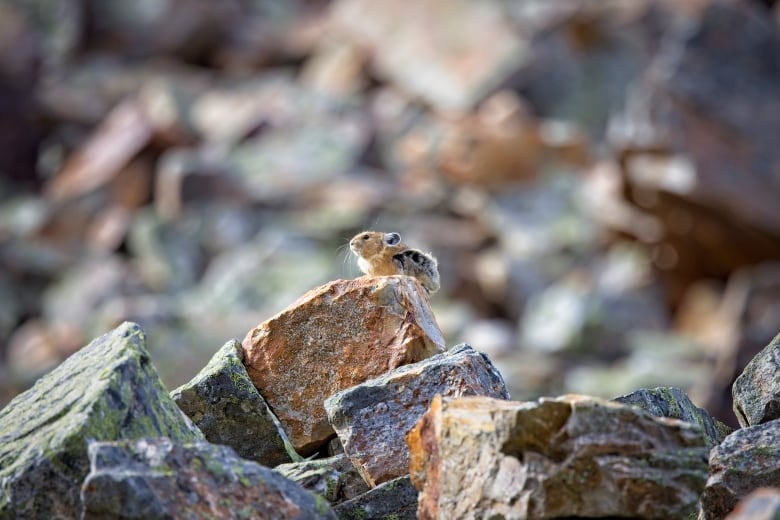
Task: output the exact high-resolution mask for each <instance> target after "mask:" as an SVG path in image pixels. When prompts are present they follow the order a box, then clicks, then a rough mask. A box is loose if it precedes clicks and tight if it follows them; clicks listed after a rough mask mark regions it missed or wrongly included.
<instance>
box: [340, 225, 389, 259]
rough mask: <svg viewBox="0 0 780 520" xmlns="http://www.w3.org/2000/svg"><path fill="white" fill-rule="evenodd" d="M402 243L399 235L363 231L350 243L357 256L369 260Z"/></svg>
mask: <svg viewBox="0 0 780 520" xmlns="http://www.w3.org/2000/svg"><path fill="white" fill-rule="evenodd" d="M400 243H401V235H399V234H398V233H382V232H381V231H363V232H361V233H358V234H357V235H355V236H354V237H352V240H350V241H349V248H350V249H351V250H352V252H353V253H355V254H356V255H357V256H360V257H363V258H367V257H371V256H374V255H377V254H380V253H382V252H383V251H385V250H386V249H388V248H393V247H395V246H397V245H398V244H400Z"/></svg>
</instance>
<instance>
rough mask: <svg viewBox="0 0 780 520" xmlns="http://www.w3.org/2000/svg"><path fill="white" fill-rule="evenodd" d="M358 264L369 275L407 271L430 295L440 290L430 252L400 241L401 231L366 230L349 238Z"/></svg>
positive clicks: (435, 262)
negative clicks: (427, 252)
mask: <svg viewBox="0 0 780 520" xmlns="http://www.w3.org/2000/svg"><path fill="white" fill-rule="evenodd" d="M349 248H350V249H351V250H352V252H353V253H354V254H355V256H357V263H358V267H359V268H360V270H361V271H363V272H364V273H365V274H366V275H368V276H387V275H394V274H405V275H407V276H412V277H414V278H417V280H418V281H419V282H420V284H421V285H422V286H423V288H424V289H425V290H426V291H427V292H428V294H433V293H435V292H436V291H438V290H439V269H438V263H437V261H436V258H434V257H433V255H431V254H426V253H423V252H422V251H419V250H417V249H412V248H410V247H408V246H407V245H406V244H404V243H403V242H401V235H399V234H398V233H382V232H381V231H363V232H361V233H358V234H357V235H355V236H354V237H353V238H352V240H350V241H349Z"/></svg>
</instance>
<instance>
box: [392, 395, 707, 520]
mask: <svg viewBox="0 0 780 520" xmlns="http://www.w3.org/2000/svg"><path fill="white" fill-rule="evenodd" d="M407 439H408V442H409V448H410V453H411V463H410V474H411V478H412V482H413V483H414V485H415V487H416V488H417V489H419V490H420V492H421V493H420V501H419V509H418V518H420V519H432V518H502V517H503V518H557V517H568V516H573V517H580V516H583V517H610V516H612V517H615V516H616V517H632V518H669V519H671V518H687V517H688V516H689V515H691V514H695V512H696V506H697V502H698V498H699V493H700V492H701V490H702V488H703V487H704V483H705V481H706V478H707V466H706V461H707V452H708V448H707V447H706V445H705V443H704V440H703V438H702V436H701V434H700V432H699V430H698V428H696V427H695V426H693V425H691V424H689V423H687V422H683V421H678V420H675V419H666V418H658V417H653V416H651V415H650V414H648V413H646V412H644V411H643V410H640V409H638V408H636V407H632V406H626V405H622V404H618V403H614V402H610V401H604V400H601V399H596V398H592V397H586V396H576V395H569V396H563V397H559V398H556V399H547V398H543V399H540V400H539V401H536V402H522V403H521V402H512V401H502V400H497V399H492V398H489V397H459V398H454V399H448V398H440V397H436V398H435V399H434V400H433V403H432V404H431V408H430V409H429V410H428V411H427V412H426V413H425V415H424V416H423V417H422V419H420V422H419V423H418V424H417V425H416V426H415V428H414V429H413V430H412V432H411V433H410V434H409V436H408V437H407Z"/></svg>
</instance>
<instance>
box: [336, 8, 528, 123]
mask: <svg viewBox="0 0 780 520" xmlns="http://www.w3.org/2000/svg"><path fill="white" fill-rule="evenodd" d="M508 22H509V20H508V19H507V18H506V16H505V13H504V12H503V7H502V5H501V4H500V3H499V2H496V1H493V0H490V1H484V2H479V3H474V2H469V1H468V0H455V1H452V0H424V1H422V2H415V3H414V4H407V3H405V2H394V1H392V0H382V1H379V2H372V3H371V4H370V6H369V5H368V4H365V3H364V2H360V1H356V0H341V1H339V2H336V3H335V5H334V7H333V10H332V17H331V31H332V32H333V33H334V34H337V35H340V36H341V35H343V36H342V37H345V38H348V39H349V40H351V41H354V42H355V43H357V44H359V45H361V46H362V47H364V48H366V49H368V50H369V51H370V61H371V65H372V66H373V67H374V68H375V69H376V70H377V71H378V73H379V74H380V75H381V76H384V77H388V78H389V79H390V80H391V81H392V82H393V83H395V84H396V85H398V86H400V87H401V88H403V89H404V90H406V91H408V92H411V93H413V94H415V95H417V96H420V97H421V98H423V99H424V100H425V101H426V102H428V103H431V104H433V105H434V106H436V107H437V108H439V109H444V110H466V109H469V108H471V107H472V106H473V105H474V104H475V103H476V102H478V101H480V99H482V97H484V96H485V95H486V94H487V93H489V92H490V90H491V89H495V88H496V87H497V86H499V84H500V83H501V82H502V81H503V80H505V79H506V78H507V76H509V75H510V74H511V73H512V72H514V71H515V70H516V69H517V68H518V66H519V65H520V64H521V63H522V62H523V59H524V57H525V42H524V41H523V39H522V38H521V37H520V36H519V34H517V33H516V32H515V30H514V28H513V27H512V26H511V25H510V24H509V23H508ZM388 42H392V44H388Z"/></svg>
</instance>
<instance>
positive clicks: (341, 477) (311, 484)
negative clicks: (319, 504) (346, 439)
mask: <svg viewBox="0 0 780 520" xmlns="http://www.w3.org/2000/svg"><path fill="white" fill-rule="evenodd" d="M274 471H276V472H278V473H280V474H281V475H283V476H285V477H286V478H288V479H290V480H292V481H293V482H297V483H298V484H300V485H301V486H302V487H303V489H305V490H307V491H311V492H312V493H317V494H318V495H321V496H322V497H324V498H325V499H326V500H327V501H328V502H331V503H338V502H343V501H345V500H350V499H352V498H355V497H357V496H358V495H361V494H363V493H365V492H366V491H368V489H369V488H368V485H367V484H366V483H365V482H364V481H363V477H361V476H360V474H359V473H358V472H357V470H356V469H355V467H354V466H353V465H352V462H351V461H350V460H349V458H348V457H347V456H346V455H345V454H344V453H342V454H340V455H335V456H333V457H328V458H326V459H319V460H305V461H301V462H291V463H289V464H280V465H279V466H276V467H275V468H274Z"/></svg>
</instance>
